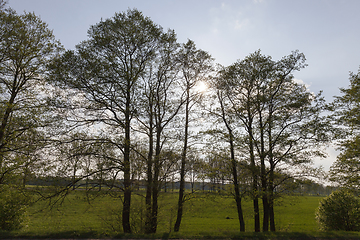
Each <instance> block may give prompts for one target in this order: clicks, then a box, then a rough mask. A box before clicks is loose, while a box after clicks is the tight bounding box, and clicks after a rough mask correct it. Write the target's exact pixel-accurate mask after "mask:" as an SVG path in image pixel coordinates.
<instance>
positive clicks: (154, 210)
mask: <svg viewBox="0 0 360 240" xmlns="http://www.w3.org/2000/svg"><path fill="white" fill-rule="evenodd" d="M157 125H158V126H156V145H155V159H154V160H155V162H154V179H153V189H152V198H153V204H152V214H151V215H152V219H151V230H152V231H151V232H152V233H156V230H157V224H158V209H159V205H158V198H159V189H160V185H159V174H160V152H161V139H160V137H161V132H162V128H161V126H159V123H157Z"/></svg>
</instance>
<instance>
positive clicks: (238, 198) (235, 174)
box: [218, 92, 245, 232]
mask: <svg viewBox="0 0 360 240" xmlns="http://www.w3.org/2000/svg"><path fill="white" fill-rule="evenodd" d="M219 94H220V93H219V92H218V98H219V102H220V105H221V111H222V119H223V122H224V124H225V126H226V128H227V130H228V132H229V144H230V158H231V169H232V175H233V183H234V192H235V196H234V197H235V202H236V208H237V212H238V218H239V224H240V232H245V221H244V216H243V211H242V207H241V196H240V189H239V182H238V172H237V162H236V160H235V150H234V136H233V132H232V129H231V127H230V126H229V124H228V121H227V120H226V117H225V109H224V105H223V102H222V98H221V96H220V95H219Z"/></svg>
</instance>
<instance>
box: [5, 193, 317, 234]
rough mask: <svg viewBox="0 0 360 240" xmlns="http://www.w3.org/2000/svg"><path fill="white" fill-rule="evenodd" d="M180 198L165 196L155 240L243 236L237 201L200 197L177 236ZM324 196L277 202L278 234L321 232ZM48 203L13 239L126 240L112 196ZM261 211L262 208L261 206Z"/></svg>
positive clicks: (139, 211) (249, 223)
mask: <svg viewBox="0 0 360 240" xmlns="http://www.w3.org/2000/svg"><path fill="white" fill-rule="evenodd" d="M140 195H141V194H134V195H133V198H132V205H133V206H134V207H133V209H132V217H133V219H132V222H133V230H134V231H135V232H138V233H139V232H140V231H141V229H142V228H143V225H142V218H143V216H144V209H143V206H144V199H143V197H141V196H140ZM177 197H178V195H177V193H176V192H174V193H162V195H161V196H160V211H159V225H158V233H157V234H156V236H161V237H176V236H189V237H196V236H198V237H210V236H211V237H216V236H219V237H221V236H234V235H236V234H239V221H238V219H237V212H236V206H235V204H234V200H233V199H232V198H231V197H229V196H224V195H218V194H195V195H193V198H192V199H191V200H189V201H187V202H186V203H185V215H184V218H183V221H182V225H181V229H180V232H179V233H177V234H174V233H172V232H171V231H172V227H173V225H174V219H175V216H176V214H175V213H176V212H175V209H176V200H177ZM321 198H322V197H320V196H296V197H295V196H292V197H290V196H287V197H285V198H281V199H279V200H278V201H277V202H276V207H275V210H276V213H275V217H276V224H277V231H278V232H283V233H284V232H298V233H311V232H317V231H318V226H317V223H316V221H315V209H316V208H317V207H318V204H319V200H320V199H321ZM47 204H48V202H47V203H46V202H43V201H41V202H37V203H35V204H34V205H32V206H31V207H30V208H29V211H28V214H27V219H26V223H25V227H24V228H23V229H22V230H19V231H17V232H13V233H11V235H8V236H11V237H19V236H25V237H35V236H36V237H59V238H62V237H64V238H65V237H116V236H121V222H120V221H121V215H120V212H121V199H120V198H114V197H111V196H109V195H105V194H103V195H91V196H87V195H86V194H85V191H75V192H73V193H72V194H70V195H68V197H67V198H65V199H64V201H63V203H62V204H61V205H55V206H54V207H52V208H51V209H49V208H46V206H47ZM260 205H261V204H260ZM243 209H244V216H245V221H246V231H247V232H249V233H251V232H253V230H254V228H253V220H252V219H253V217H252V202H251V201H250V200H249V199H245V201H244V203H243Z"/></svg>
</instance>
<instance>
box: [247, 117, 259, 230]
mask: <svg viewBox="0 0 360 240" xmlns="http://www.w3.org/2000/svg"><path fill="white" fill-rule="evenodd" d="M251 125H252V121H250V123H249V129H248V131H249V151H250V168H251V172H252V175H253V176H252V178H253V179H252V189H251V190H252V195H253V207H254V230H255V232H260V210H259V194H258V170H257V168H256V164H255V155H254V142H253V135H252V126H251Z"/></svg>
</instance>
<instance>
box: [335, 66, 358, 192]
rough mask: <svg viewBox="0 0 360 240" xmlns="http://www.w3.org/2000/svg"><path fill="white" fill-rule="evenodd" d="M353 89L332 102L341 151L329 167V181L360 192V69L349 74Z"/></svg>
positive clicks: (348, 89) (344, 90)
mask: <svg viewBox="0 0 360 240" xmlns="http://www.w3.org/2000/svg"><path fill="white" fill-rule="evenodd" d="M349 80H350V86H349V87H348V88H340V91H341V93H342V96H337V97H336V98H335V100H334V102H333V106H332V107H333V109H332V110H333V117H334V120H335V124H336V125H337V126H338V130H339V131H338V132H337V136H336V137H337V139H338V140H340V142H339V145H340V146H339V149H340V150H341V152H340V154H339V155H338V157H337V159H336V161H335V162H334V163H333V165H332V166H331V168H330V174H331V176H330V179H331V180H332V181H334V182H337V183H339V184H340V185H341V186H344V187H348V188H353V189H356V190H358V189H359V186H360V177H359V176H360V175H359V172H360V151H359V149H360V148H359V146H360V134H359V133H360V131H359V130H360V114H359V112H360V109H359V108H360V104H359V103H360V69H359V71H358V73H356V74H355V73H350V77H349Z"/></svg>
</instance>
